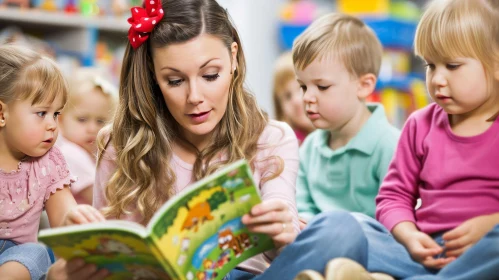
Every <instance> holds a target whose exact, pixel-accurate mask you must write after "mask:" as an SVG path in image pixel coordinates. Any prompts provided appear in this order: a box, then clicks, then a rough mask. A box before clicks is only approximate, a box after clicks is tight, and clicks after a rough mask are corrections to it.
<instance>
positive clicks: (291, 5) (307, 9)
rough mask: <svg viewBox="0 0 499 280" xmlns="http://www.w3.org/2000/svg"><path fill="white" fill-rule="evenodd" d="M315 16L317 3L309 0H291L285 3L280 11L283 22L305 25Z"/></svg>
mask: <svg viewBox="0 0 499 280" xmlns="http://www.w3.org/2000/svg"><path fill="white" fill-rule="evenodd" d="M316 16H317V5H316V4H315V3H314V2H312V1H311V0H293V1H291V2H288V3H286V4H285V5H284V6H283V7H282V8H281V11H280V17H281V20H282V21H283V22H286V23H290V24H295V25H305V24H310V23H311V22H312V21H313V20H314V19H315V18H316Z"/></svg>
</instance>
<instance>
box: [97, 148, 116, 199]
mask: <svg viewBox="0 0 499 280" xmlns="http://www.w3.org/2000/svg"><path fill="white" fill-rule="evenodd" d="M115 171H116V151H115V149H114V147H113V146H112V145H111V144H109V145H108V147H107V148H106V151H105V152H104V155H102V158H101V159H100V162H99V164H98V165H97V170H96V173H95V184H94V191H93V206H94V207H95V208H97V209H102V208H104V207H106V206H107V204H108V203H107V201H106V195H105V190H106V186H107V183H108V182H109V179H111V176H112V175H113V174H114V172H115Z"/></svg>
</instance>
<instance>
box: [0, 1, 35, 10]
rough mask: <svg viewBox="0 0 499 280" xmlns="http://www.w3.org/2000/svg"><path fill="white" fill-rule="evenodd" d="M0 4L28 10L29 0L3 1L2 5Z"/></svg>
mask: <svg viewBox="0 0 499 280" xmlns="http://www.w3.org/2000/svg"><path fill="white" fill-rule="evenodd" d="M0 4H3V5H5V6H12V5H15V6H19V7H20V8H22V9H28V8H29V0H3V3H2V2H0Z"/></svg>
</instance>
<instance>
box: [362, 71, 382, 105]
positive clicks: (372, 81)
mask: <svg viewBox="0 0 499 280" xmlns="http://www.w3.org/2000/svg"><path fill="white" fill-rule="evenodd" d="M377 80H378V79H377V78H376V75H374V74H372V73H369V74H365V75H362V76H360V78H359V89H358V91H357V97H358V98H359V99H365V98H366V97H368V96H369V95H370V94H371V93H373V91H374V89H375V88H376V81H377Z"/></svg>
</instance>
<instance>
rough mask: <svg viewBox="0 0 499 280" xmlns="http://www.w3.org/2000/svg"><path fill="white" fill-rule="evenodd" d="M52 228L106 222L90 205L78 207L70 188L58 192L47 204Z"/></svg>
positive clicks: (46, 207)
mask: <svg viewBox="0 0 499 280" xmlns="http://www.w3.org/2000/svg"><path fill="white" fill-rule="evenodd" d="M45 209H46V211H47V215H48V217H49V221H50V226H51V227H58V226H63V225H71V224H84V223H91V222H99V221H104V220H105V219H104V217H103V216H102V214H101V213H100V212H99V211H97V210H96V209H95V208H93V207H92V206H90V205H78V204H76V201H75V199H74V197H73V195H72V194H71V191H70V189H69V188H67V187H66V188H64V189H61V190H58V191H56V192H55V193H54V194H52V195H51V196H50V198H49V199H48V200H47V202H46V203H45Z"/></svg>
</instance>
